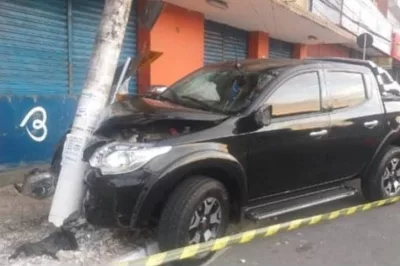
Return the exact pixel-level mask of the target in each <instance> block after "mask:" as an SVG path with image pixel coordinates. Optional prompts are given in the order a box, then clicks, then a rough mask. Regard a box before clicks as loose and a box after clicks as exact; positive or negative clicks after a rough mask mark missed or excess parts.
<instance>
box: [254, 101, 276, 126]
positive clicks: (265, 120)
mask: <svg viewBox="0 0 400 266" xmlns="http://www.w3.org/2000/svg"><path fill="white" fill-rule="evenodd" d="M271 117H272V106H271V105H264V106H262V107H261V108H259V109H258V110H257V111H255V112H254V122H255V123H256V124H257V125H258V126H260V127H262V126H268V125H269V124H271Z"/></svg>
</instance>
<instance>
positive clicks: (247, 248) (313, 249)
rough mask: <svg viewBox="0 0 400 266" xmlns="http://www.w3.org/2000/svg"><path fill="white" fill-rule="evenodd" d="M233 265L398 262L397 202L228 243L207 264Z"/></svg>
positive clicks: (366, 265)
mask: <svg viewBox="0 0 400 266" xmlns="http://www.w3.org/2000/svg"><path fill="white" fill-rule="evenodd" d="M360 203H363V199H362V198H361V196H356V197H353V198H349V199H346V200H342V201H340V202H336V203H334V204H329V205H324V206H320V207H318V208H314V209H312V210H307V211H302V212H300V213H298V214H295V215H293V214H292V215H290V216H286V217H282V218H281V219H280V220H279V221H278V222H283V221H287V220H291V219H293V218H298V217H305V216H309V215H313V214H317V213H318V212H321V213H323V212H328V211H330V210H335V209H340V208H344V207H348V206H353V205H357V204H360ZM270 223H271V222H270ZM266 224H268V223H266ZM252 227H254V226H252V225H247V226H246V229H249V228H252ZM218 255H219V256H218ZM235 265H241V266H245V265H249V266H250V265H251V266H253V265H262V266H269V265H271V266H283V265H285V266H291V265H298V266H303V265H304V266H321V265H324V266H339V265H349V266H353V265H362V266H373V265H390V266H391V265H393V266H394V265H396V266H397V265H400V204H399V203H398V204H394V205H390V206H385V207H381V208H379V209H374V210H371V211H368V212H362V213H358V214H354V215H352V216H349V217H341V218H339V219H337V220H334V221H329V222H323V223H321V224H318V225H316V226H314V227H307V228H301V229H298V230H296V231H292V232H285V233H282V234H278V235H276V236H274V237H272V238H268V239H262V240H256V241H254V242H252V243H249V244H246V245H241V246H236V247H231V248H229V249H227V250H225V251H223V252H221V253H220V254H217V257H216V258H214V260H213V261H211V262H209V263H208V264H207V266H235Z"/></svg>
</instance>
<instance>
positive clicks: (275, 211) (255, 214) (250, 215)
mask: <svg viewBox="0 0 400 266" xmlns="http://www.w3.org/2000/svg"><path fill="white" fill-rule="evenodd" d="M356 193H357V190H356V189H354V188H348V187H343V186H341V187H336V188H331V189H326V190H323V191H319V192H315V193H312V194H306V195H303V196H298V197H296V198H291V199H288V200H284V201H279V202H268V203H265V204H264V205H258V206H255V207H249V208H247V209H246V210H245V216H246V218H247V219H250V220H256V221H258V220H264V219H268V218H272V217H275V216H279V215H282V214H286V213H290V212H294V211H298V210H302V209H306V208H310V207H313V206H317V205H321V204H325V203H328V202H332V201H336V200H340V199H344V198H348V197H351V196H353V195H355V194H356Z"/></svg>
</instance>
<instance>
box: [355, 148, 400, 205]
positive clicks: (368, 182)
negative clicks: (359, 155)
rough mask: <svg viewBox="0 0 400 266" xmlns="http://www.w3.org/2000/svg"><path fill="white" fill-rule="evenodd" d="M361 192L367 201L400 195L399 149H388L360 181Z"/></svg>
mask: <svg viewBox="0 0 400 266" xmlns="http://www.w3.org/2000/svg"><path fill="white" fill-rule="evenodd" d="M362 192H363V195H364V197H365V198H366V199H367V200H369V201H375V200H381V199H386V198H389V197H394V196H399V195H400V148H399V147H389V148H388V149H387V151H386V152H385V154H383V155H382V156H381V158H380V160H377V162H376V163H375V165H374V166H373V167H372V171H371V172H370V173H369V175H368V176H366V177H365V178H363V179H362Z"/></svg>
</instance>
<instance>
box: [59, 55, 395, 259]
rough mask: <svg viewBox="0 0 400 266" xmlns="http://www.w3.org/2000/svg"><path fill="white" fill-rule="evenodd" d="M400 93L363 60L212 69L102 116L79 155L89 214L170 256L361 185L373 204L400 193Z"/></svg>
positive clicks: (268, 62) (272, 62) (256, 62)
mask: <svg viewBox="0 0 400 266" xmlns="http://www.w3.org/2000/svg"><path fill="white" fill-rule="evenodd" d="M399 92H400V90H399V85H398V84H397V82H395V81H393V79H392V78H391V77H390V75H389V74H388V73H387V72H386V71H384V70H383V69H381V68H379V67H377V66H376V65H375V64H374V63H372V62H370V61H363V60H352V59H339V58H324V59H308V60H278V59H276V60H272V59H271V60H269V59H262V60H245V61H237V62H228V63H221V64H215V65H209V66H205V67H203V68H201V69H199V70H197V71H195V72H193V73H191V74H189V75H187V76H186V77H184V78H183V79H181V80H179V81H178V82H176V83H175V84H173V85H171V86H169V87H168V88H167V89H166V90H165V91H163V92H162V93H160V94H157V95H144V96H139V95H137V96H132V97H130V98H128V99H125V100H123V101H119V102H115V103H113V104H111V105H109V106H108V107H107V108H106V110H104V113H103V114H102V116H101V118H100V119H99V121H100V122H99V126H98V129H97V131H96V134H95V139H94V141H93V142H92V144H91V145H89V146H88V147H87V149H86V151H85V155H84V159H85V160H86V161H88V162H89V164H90V171H89V172H88V174H87V176H86V180H85V182H86V184H87V188H88V189H87V196H86V198H85V202H84V209H85V214H86V217H87V219H88V221H89V222H90V223H93V224H96V225H99V226H104V227H124V228H140V227H149V226H154V227H157V228H158V235H159V245H160V247H161V249H163V250H165V249H172V248H176V247H180V246H185V245H187V244H194V243H200V242H205V241H208V240H211V239H215V238H217V237H220V236H222V235H224V233H225V230H226V228H227V225H228V223H229V222H239V221H241V220H242V219H251V220H261V219H267V218H270V217H274V216H277V215H280V214H284V213H287V212H291V211H296V210H300V209H303V208H306V207H310V206H315V205H318V204H323V203H326V202H329V201H334V200H339V199H342V198H345V197H349V196H352V195H354V194H355V193H356V192H357V191H356V189H355V188H353V187H351V186H349V185H348V181H350V180H354V179H357V178H358V179H361V184H362V186H361V187H362V193H363V195H364V197H365V198H366V200H368V201H373V200H378V199H382V198H387V197H391V196H395V195H398V194H399V191H400V163H399V160H400V132H399V130H400V127H399V124H400V97H399ZM60 147H61V148H62V145H61V146H60ZM61 148H60V150H59V151H58V152H57V153H56V156H55V160H54V162H55V163H57V162H58V163H59V158H60V154H61ZM57 154H58V155H57ZM57 156H58V157H57ZM57 158H58V159H57ZM56 168H58V167H53V169H56ZM209 255H210V254H209ZM199 259H205V258H197V260H199ZM185 263H187V262H185ZM185 265H187V264H185Z"/></svg>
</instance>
